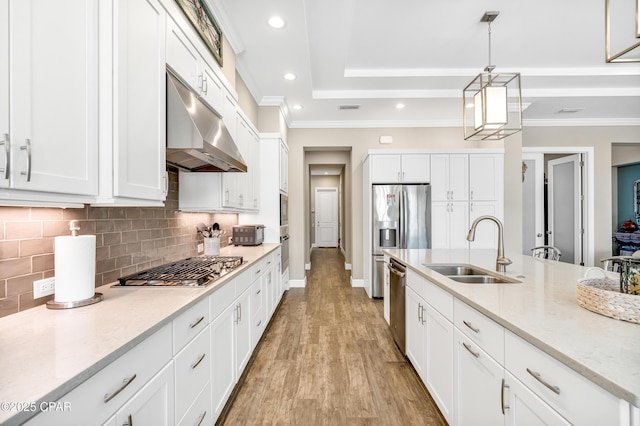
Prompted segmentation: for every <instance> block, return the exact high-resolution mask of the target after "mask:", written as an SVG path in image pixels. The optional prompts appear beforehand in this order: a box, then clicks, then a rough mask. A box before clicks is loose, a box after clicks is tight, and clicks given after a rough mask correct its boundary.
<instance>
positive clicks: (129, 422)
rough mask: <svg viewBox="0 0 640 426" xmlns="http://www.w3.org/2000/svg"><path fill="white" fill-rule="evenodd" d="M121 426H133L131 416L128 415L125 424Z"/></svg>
mask: <svg viewBox="0 0 640 426" xmlns="http://www.w3.org/2000/svg"><path fill="white" fill-rule="evenodd" d="M122 426H133V417H132V416H131V414H129V417H128V418H127V423H124V424H123V425H122Z"/></svg>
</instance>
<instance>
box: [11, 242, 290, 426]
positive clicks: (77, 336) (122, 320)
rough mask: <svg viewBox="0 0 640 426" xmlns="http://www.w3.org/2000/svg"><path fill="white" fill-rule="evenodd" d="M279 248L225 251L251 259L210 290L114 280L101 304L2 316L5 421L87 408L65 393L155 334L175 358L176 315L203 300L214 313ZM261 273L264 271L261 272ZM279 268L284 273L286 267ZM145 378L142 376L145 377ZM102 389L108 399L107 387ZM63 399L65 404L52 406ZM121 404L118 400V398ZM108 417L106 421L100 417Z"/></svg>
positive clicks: (150, 354) (149, 358) (150, 355)
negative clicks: (119, 284) (117, 285)
mask: <svg viewBox="0 0 640 426" xmlns="http://www.w3.org/2000/svg"><path fill="white" fill-rule="evenodd" d="M279 247H280V245H279V244H263V245H260V246H256V247H226V248H223V249H221V252H220V254H221V255H223V256H224V255H226V256H243V258H244V261H245V262H244V263H243V265H242V266H240V267H237V268H235V269H234V270H233V271H232V272H230V273H228V274H227V275H225V276H223V277H221V278H220V279H218V280H217V281H215V282H214V283H213V284H211V285H210V286H207V287H204V288H168V287H157V288H150V287H134V288H114V287H112V284H109V285H105V286H102V287H99V288H96V291H97V292H100V293H102V294H103V295H104V300H103V301H101V302H100V303H97V304H95V305H90V306H85V307H81V308H75V309H67V310H50V309H46V307H45V306H44V305H42V306H39V307H36V308H33V309H29V310H27V311H23V312H19V313H16V314H14V315H11V316H8V317H5V318H1V319H0V371H1V372H0V403H2V405H1V406H0V424H3V425H5V424H7V425H15V424H21V423H23V422H25V421H26V420H28V419H29V418H30V417H32V416H33V415H35V414H36V412H37V411H47V410H57V411H60V412H62V413H61V414H64V411H67V412H69V413H73V411H76V410H78V411H80V410H82V409H83V408H84V407H78V406H74V405H73V404H70V403H67V404H65V402H64V399H65V397H66V396H65V395H67V393H68V392H70V391H72V390H73V389H75V388H77V387H78V386H79V385H81V384H84V383H87V382H88V380H89V379H91V378H93V377H94V376H95V375H96V374H97V373H99V372H101V371H102V370H103V369H105V367H107V366H110V365H112V364H113V363H114V361H116V360H122V358H123V356H124V355H126V354H127V353H129V352H132V350H133V349H134V348H137V347H138V348H139V347H141V346H142V345H143V344H144V342H145V341H148V340H150V339H151V338H153V336H156V335H159V334H162V336H161V337H168V338H167V339H164V341H163V342H162V347H164V346H166V345H168V348H169V352H171V353H170V354H169V355H168V356H169V357H171V356H172V355H171V354H173V353H174V352H177V351H178V350H179V348H176V346H177V345H178V343H177V340H176V337H175V322H176V319H179V317H180V316H181V315H182V314H184V313H186V312H188V311H190V310H191V309H192V308H194V307H196V305H202V306H203V307H204V310H205V312H206V315H208V314H209V303H208V301H209V300H211V306H212V307H215V304H216V302H217V299H216V296H217V295H218V294H220V295H221V297H222V295H223V294H225V295H226V294H227V293H228V291H227V289H228V288H229V286H230V285H232V283H233V282H235V281H238V279H246V280H247V281H248V284H251V282H250V277H249V276H248V274H252V275H251V276H252V277H253V276H254V275H253V274H254V272H253V271H252V268H254V266H255V265H259V264H260V263H259V262H261V261H262V259H265V258H267V257H268V256H271V255H272V254H273V253H275V252H276V250H279ZM278 253H279V251H278ZM265 266H266V265H265ZM262 269H263V270H265V269H266V267H265V268H262ZM274 271H275V269H274ZM245 272H246V273H245ZM255 272H257V273H260V270H256V271H255ZM275 273H277V274H278V275H279V274H280V270H277V271H276V272H275ZM238 277H244V278H238ZM278 282H279V280H278ZM231 295H232V296H233V289H232V291H231ZM278 299H279V298H278ZM247 314H248V313H246V312H245V315H247ZM211 319H212V320H213V319H214V318H211ZM172 322H173V323H174V332H173V334H174V337H173V338H172V332H171V327H172ZM198 323H199V321H197V322H192V325H193V326H192V327H191V328H193V329H194V330H196V328H194V327H195V325H198V327H202V326H205V325H208V324H205V323H208V321H202V322H201V323H199V324H198ZM252 333H253V332H252ZM201 334H202V333H201ZM156 346H158V345H156ZM187 346H188V345H187ZM154 347H155V346H154ZM142 352H143V353H141V354H140V355H141V356H142V357H143V358H144V359H143V360H142V362H141V363H142V364H145V363H146V364H152V363H153V362H154V359H155V358H158V357H159V355H158V353H154V351H142ZM206 360H207V361H206V363H202V365H205V364H208V363H209V362H210V360H209V357H207V358H206ZM171 362H173V361H171ZM152 373H155V371H153V372H152ZM138 376H140V374H138ZM169 376H172V374H169ZM140 380H142V379H141V378H138V379H137V382H139V381H140ZM131 381H133V379H131ZM137 384H138V383H136V385H137ZM132 387H133V386H132ZM123 388H124V387H123ZM116 389H117V387H116ZM116 389H111V390H109V391H110V392H113V391H115V390H116ZM97 393H98V395H97V396H98V397H99V400H100V402H99V403H100V404H102V398H103V397H102V395H104V393H102V394H100V393H99V392H97ZM123 393H125V392H123ZM112 396H113V397H115V395H112ZM105 399H107V398H106V397H105ZM57 401H58V402H60V404H59V405H55V404H54V405H50V403H56V402H57ZM106 402H107V401H105V403H106ZM114 402H115V403H118V401H117V398H116V399H114ZM119 404H122V402H120V403H119ZM105 405H106V404H105ZM209 415H211V413H210V410H209ZM38 417H39V416H38ZM92 418H93V417H92ZM59 419H63V417H61V418H59ZM85 420H86V422H85V423H84V424H89V423H88V422H90V420H89V419H88V418H87V419H85ZM98 420H99V419H98ZM98 420H95V421H96V422H98ZM103 421H104V420H99V423H100V424H101V423H102V422H103ZM174 422H176V423H177V421H174V420H173V419H171V421H170V423H174ZM71 423H73V422H71ZM71 423H67V424H71Z"/></svg>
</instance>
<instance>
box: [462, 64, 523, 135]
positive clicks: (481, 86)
mask: <svg viewBox="0 0 640 426" xmlns="http://www.w3.org/2000/svg"><path fill="white" fill-rule="evenodd" d="M463 110H464V112H463V117H464V118H463V120H464V138H465V139H466V140H496V139H503V138H505V137H507V136H509V135H512V134H514V133H517V132H519V131H520V130H522V100H521V93H520V74H518V73H514V74H496V73H481V74H478V76H477V77H476V78H474V79H473V81H472V82H471V83H469V85H468V86H467V87H465V89H464V92H463Z"/></svg>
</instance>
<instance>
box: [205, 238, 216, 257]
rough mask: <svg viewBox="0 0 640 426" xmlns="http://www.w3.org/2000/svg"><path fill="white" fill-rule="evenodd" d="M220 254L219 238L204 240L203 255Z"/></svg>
mask: <svg viewBox="0 0 640 426" xmlns="http://www.w3.org/2000/svg"><path fill="white" fill-rule="evenodd" d="M219 254H220V238H215V237H210V238H205V239H204V255H205V256H218V255H219Z"/></svg>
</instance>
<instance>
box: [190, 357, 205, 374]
mask: <svg viewBox="0 0 640 426" xmlns="http://www.w3.org/2000/svg"><path fill="white" fill-rule="evenodd" d="M205 355H206V353H203V354H202V355H201V356H200V358H198V360H197V361H196V362H195V363H193V364H191V369H192V370H195V369H196V367H197V366H198V365H200V363H201V362H202V360H203V359H204V356H205Z"/></svg>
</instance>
